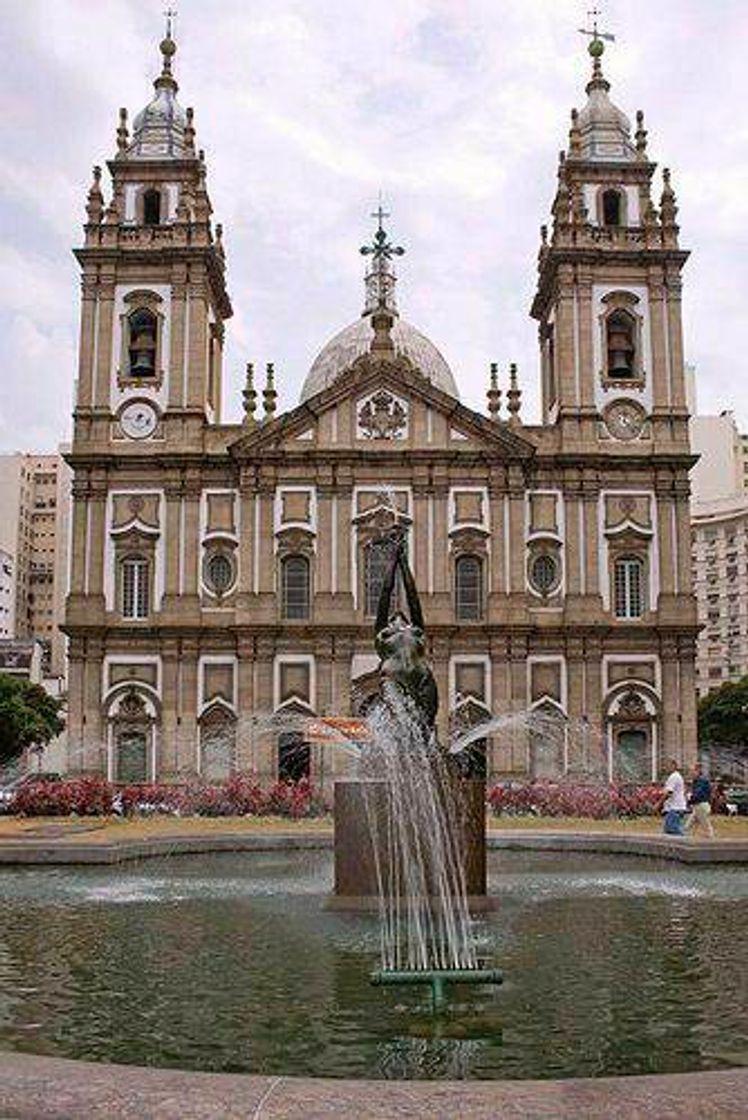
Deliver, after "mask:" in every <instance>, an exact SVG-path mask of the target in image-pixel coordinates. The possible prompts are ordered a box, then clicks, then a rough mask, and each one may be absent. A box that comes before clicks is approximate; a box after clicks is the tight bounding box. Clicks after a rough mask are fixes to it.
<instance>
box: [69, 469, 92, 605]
mask: <svg viewBox="0 0 748 1120" xmlns="http://www.w3.org/2000/svg"><path fill="white" fill-rule="evenodd" d="M88 493H89V491H88V480H87V478H86V477H85V476H84V475H83V474H78V475H76V477H75V479H74V481H73V486H72V501H73V534H72V541H71V546H70V547H71V557H70V594H71V595H74V596H75V595H82V594H83V593H84V591H85V585H86V553H87V545H88V540H87V536H88V533H87V528H88Z"/></svg>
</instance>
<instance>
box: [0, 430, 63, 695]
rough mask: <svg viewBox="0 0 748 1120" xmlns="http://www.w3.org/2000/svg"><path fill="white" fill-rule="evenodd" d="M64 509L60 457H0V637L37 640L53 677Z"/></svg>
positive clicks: (57, 666)
mask: <svg viewBox="0 0 748 1120" xmlns="http://www.w3.org/2000/svg"><path fill="white" fill-rule="evenodd" d="M69 508H70V472H69V469H68V467H67V465H66V464H65V462H64V460H63V459H62V457H61V456H60V455H58V454H54V455H28V454H23V453H21V452H17V453H15V454H12V455H2V456H0V569H1V570H0V631H2V633H1V634H0V636H2V637H5V638H29V639H32V638H33V639H37V640H38V641H40V642H41V643H42V646H43V648H44V670H45V674H46V675H48V676H54V677H63V676H64V675H65V638H64V635H63V634H62V632H61V631H60V629H59V623H60V621H61V620H62V616H63V612H64V608H65V595H66V592H67V556H68V549H67V542H68V515H69Z"/></svg>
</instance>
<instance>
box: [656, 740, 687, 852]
mask: <svg viewBox="0 0 748 1120" xmlns="http://www.w3.org/2000/svg"><path fill="white" fill-rule="evenodd" d="M660 804H661V806H662V811H663V812H664V814H665V825H664V831H665V832H666V833H667V835H668V836H682V835H683V816H684V814H685V812H686V809H687V805H686V783H685V782H684V781H683V775H682V774H681V772H680V770H679V769H678V763H677V761H676V760H675V759H674V758H671V759H670V762H669V763H668V776H667V778H666V779H665V785H664V786H663V787H662V799H661V802H660Z"/></svg>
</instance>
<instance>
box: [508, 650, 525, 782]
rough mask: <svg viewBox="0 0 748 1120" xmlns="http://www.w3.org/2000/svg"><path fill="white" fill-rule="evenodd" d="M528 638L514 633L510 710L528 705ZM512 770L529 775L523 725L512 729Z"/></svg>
mask: <svg viewBox="0 0 748 1120" xmlns="http://www.w3.org/2000/svg"><path fill="white" fill-rule="evenodd" d="M528 654H529V649H528V645H527V639H526V638H525V637H520V636H519V635H516V634H515V635H512V638H511V646H510V649H509V658H510V661H509V674H510V688H511V692H510V710H511V711H512V712H523V711H525V710H526V708H527V705H528V697H527V657H528ZM511 752H512V753H511V758H512V771H513V772H515V773H521V774H525V775H527V774H528V772H529V763H530V744H529V741H528V735H527V731H526V729H525V728H523V727H517V728H513V729H512V731H511Z"/></svg>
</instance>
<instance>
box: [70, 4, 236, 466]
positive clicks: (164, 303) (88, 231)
mask: <svg viewBox="0 0 748 1120" xmlns="http://www.w3.org/2000/svg"><path fill="white" fill-rule="evenodd" d="M160 49H161V55H162V69H161V73H160V74H159V76H158V78H156V81H155V82H154V87H155V95H154V97H153V99H152V101H151V102H150V103H149V104H148V105H147V106H146V107H145V109H143V110H142V112H140V113H138V115H137V116H136V117H135V120H134V122H133V129H132V133H130V132H129V130H128V125H127V111H126V110H125V109H121V110H120V119H119V127H118V129H117V154H116V156H115V157H114V159H112V160H110V161H109V162H108V169H109V171H110V173H111V178H112V195H111V201H110V202H109V205H108V206H107V205H105V201H104V197H103V194H102V187H101V169H100V168H98V167H95V168H94V180H93V184H92V186H91V189H90V190H89V193H88V203H87V207H86V214H87V221H86V225H85V244H84V246H83V248H82V249H78V250H77V251H76V254H75V255H76V257H77V259H78V261H79V263H80V265H81V268H82V272H83V278H82V287H83V300H82V316H81V337H80V367H79V375H78V391H77V400H76V409H75V439H74V452H75V451H76V450H77V449H79V448H81V446H82V445H84V444H85V445H86V446H87V447H88V448H89V449H91V450H92V449H93V448H94V447H95V446H96V447H99V446H100V447H102V448H103V447H104V446H105V447H106V448H107V450H108V451H109V452H111V451H112V450H115V449H117V450H123V451H125V452H126V453H127V452H128V451H131V450H132V449H133V447H134V446H141V445H142V441H148V440H150V441H154V442H156V443H157V444H159V443H160V444H162V445H163V443H164V442H165V443H166V444H167V445H168V444H171V443H172V442H173V441H174V440H179V441H184V440H185V439H186V440H187V441H188V442H189V441H190V440H192V439H194V438H196V437H197V436H198V433H199V432H200V429H201V428H202V426H203V425H204V424H205V423H206V422H207V423H214V422H217V421H218V419H219V417H220V407H221V353H222V346H223V321H224V320H225V319H226V318H228V317H229V316H230V315H231V304H230V302H229V298H228V295H227V293H226V287H225V281H224V253H223V246H222V243H221V232H222V231H221V226H220V225H218V226H216V227H215V229H214V228H213V227H212V224H211V210H212V208H211V204H210V198H209V196H208V191H207V187H206V165H205V158H204V154H203V152H202V151H197V150H196V148H195V129H194V122H193V112H192V109H187V110H184V109H182V107H181V105H180V104H179V103H178V101H177V91H178V86H177V82H176V79H175V78H174V76H173V74H172V60H173V58H174V54H175V53H176V49H177V48H176V44H175V43H174V40H173V39H172V36H171V27H170V26H168V27H167V33H166V37H165V38H164V40H163V41H162V42H161V45H160Z"/></svg>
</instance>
